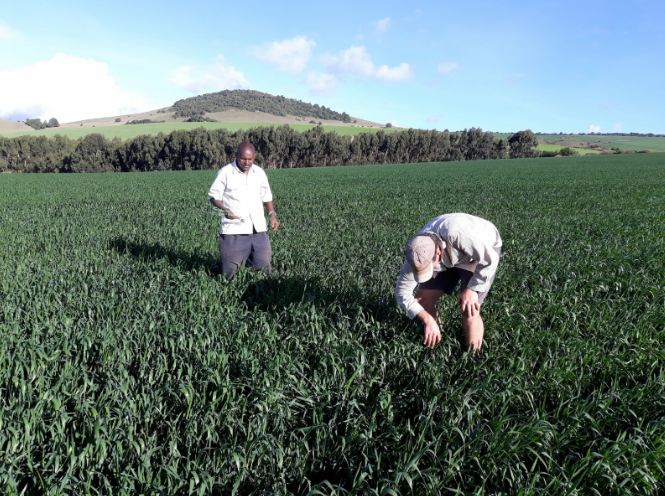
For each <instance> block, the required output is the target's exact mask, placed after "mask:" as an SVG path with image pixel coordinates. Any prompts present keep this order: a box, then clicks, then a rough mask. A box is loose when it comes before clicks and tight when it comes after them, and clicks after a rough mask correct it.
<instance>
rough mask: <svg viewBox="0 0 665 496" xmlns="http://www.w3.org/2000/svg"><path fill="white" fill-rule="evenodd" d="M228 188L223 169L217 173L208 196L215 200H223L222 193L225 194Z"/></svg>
mask: <svg viewBox="0 0 665 496" xmlns="http://www.w3.org/2000/svg"><path fill="white" fill-rule="evenodd" d="M225 189H226V174H225V173H224V171H223V170H221V169H220V171H219V172H218V173H217V176H215V180H214V181H213V182H212V186H210V189H209V190H208V198H211V199H214V200H220V201H221V200H222V195H224V190H225Z"/></svg>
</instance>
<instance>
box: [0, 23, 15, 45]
mask: <svg viewBox="0 0 665 496" xmlns="http://www.w3.org/2000/svg"><path fill="white" fill-rule="evenodd" d="M15 36H16V32H15V31H14V30H13V29H12V28H10V27H9V25H7V24H5V23H4V22H2V21H0V41H5V40H11V39H12V38H14V37H15Z"/></svg>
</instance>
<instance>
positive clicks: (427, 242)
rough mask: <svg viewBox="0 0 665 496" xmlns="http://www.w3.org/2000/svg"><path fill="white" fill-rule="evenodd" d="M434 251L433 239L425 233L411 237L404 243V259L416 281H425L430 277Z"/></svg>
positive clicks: (432, 268)
mask: <svg viewBox="0 0 665 496" xmlns="http://www.w3.org/2000/svg"><path fill="white" fill-rule="evenodd" d="M435 253H436V245H435V244H434V240H433V239H432V238H431V237H430V236H428V235H427V234H422V235H418V236H416V237H414V238H411V239H410V240H409V242H408V243H407V244H406V260H407V262H409V265H411V269H412V270H413V276H414V278H415V280H416V282H418V283H421V282H426V281H429V280H430V279H431V278H432V275H433V274H434V267H433V264H432V261H433V260H434V254H435Z"/></svg>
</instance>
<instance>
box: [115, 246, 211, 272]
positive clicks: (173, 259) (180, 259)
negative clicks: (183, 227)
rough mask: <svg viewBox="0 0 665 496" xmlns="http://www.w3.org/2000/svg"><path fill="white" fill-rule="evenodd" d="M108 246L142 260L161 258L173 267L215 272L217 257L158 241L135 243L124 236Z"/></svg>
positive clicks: (149, 260)
mask: <svg viewBox="0 0 665 496" xmlns="http://www.w3.org/2000/svg"><path fill="white" fill-rule="evenodd" d="M109 247H110V248H111V249H113V250H115V251H117V252H118V253H122V254H129V255H131V256H133V257H134V258H137V259H139V260H141V261H144V262H154V261H157V260H161V259H163V260H166V261H167V262H168V263H170V264H171V265H173V266H174V267H178V268H181V269H184V270H187V271H191V272H193V271H199V270H203V271H205V272H207V273H208V274H211V275H216V274H217V266H218V263H217V259H216V258H215V257H213V256H212V255H208V254H202V253H196V252H194V253H192V252H186V251H180V250H174V249H172V248H168V247H166V246H163V245H161V244H159V243H136V242H134V241H128V240H126V239H124V238H115V239H112V240H111V241H110V242H109Z"/></svg>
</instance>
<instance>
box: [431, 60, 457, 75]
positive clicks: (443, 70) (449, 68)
mask: <svg viewBox="0 0 665 496" xmlns="http://www.w3.org/2000/svg"><path fill="white" fill-rule="evenodd" d="M459 69H460V65H459V64H458V63H457V62H445V63H443V64H439V65H438V66H436V71H437V72H438V73H439V74H443V75H444V76H445V75H447V74H452V73H453V72H455V71H459Z"/></svg>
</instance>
